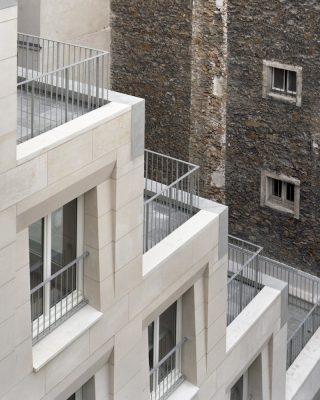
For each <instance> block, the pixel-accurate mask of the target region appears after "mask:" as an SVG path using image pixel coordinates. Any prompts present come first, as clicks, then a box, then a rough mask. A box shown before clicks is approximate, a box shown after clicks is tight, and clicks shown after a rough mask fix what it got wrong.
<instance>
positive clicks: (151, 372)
mask: <svg viewBox="0 0 320 400" xmlns="http://www.w3.org/2000/svg"><path fill="white" fill-rule="evenodd" d="M187 340H188V338H187V337H184V338H183V339H182V340H181V341H180V342H179V343H177V344H176V345H175V346H174V347H173V348H172V349H171V350H170V351H169V353H167V354H166V355H165V356H164V357H163V358H162V359H161V360H160V361H159V362H158V363H157V364H156V365H155V366H154V367H153V368H152V369H151V370H150V372H149V374H150V375H152V374H153V373H154V372H155V371H156V370H157V369H158V368H159V367H161V365H162V364H163V363H164V362H165V361H166V360H167V359H168V358H169V357H170V356H172V354H174V353H175V352H176V351H177V350H178V349H181V347H182V346H183V344H184V343H185V342H186V341H187Z"/></svg>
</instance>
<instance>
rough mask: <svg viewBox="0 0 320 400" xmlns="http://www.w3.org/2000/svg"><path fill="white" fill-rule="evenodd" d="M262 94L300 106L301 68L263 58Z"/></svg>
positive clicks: (265, 96)
mask: <svg viewBox="0 0 320 400" xmlns="http://www.w3.org/2000/svg"><path fill="white" fill-rule="evenodd" d="M262 95H263V97H264V98H267V97H271V98H274V99H278V100H281V101H285V102H289V103H295V104H296V105H297V106H301V97H302V68H301V67H296V66H292V65H287V64H282V63H279V62H274V61H265V60H264V61H263V91H262Z"/></svg>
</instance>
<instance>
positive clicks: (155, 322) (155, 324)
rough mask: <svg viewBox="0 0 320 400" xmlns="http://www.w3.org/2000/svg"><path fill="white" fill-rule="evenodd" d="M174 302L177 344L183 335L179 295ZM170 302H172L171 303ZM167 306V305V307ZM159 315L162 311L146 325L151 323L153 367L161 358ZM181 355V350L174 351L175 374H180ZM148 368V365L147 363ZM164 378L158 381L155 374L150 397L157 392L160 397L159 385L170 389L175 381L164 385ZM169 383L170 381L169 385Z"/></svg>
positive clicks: (166, 378)
mask: <svg viewBox="0 0 320 400" xmlns="http://www.w3.org/2000/svg"><path fill="white" fill-rule="evenodd" d="M175 303H177V312H176V346H177V345H178V344H179V343H181V341H182V340H183V336H182V298H181V297H180V298H179V299H177V300H176V302H175ZM172 304H174V303H172ZM172 304H171V305H172ZM171 305H170V306H171ZM170 306H169V307H170ZM169 307H167V309H168V308H169ZM167 309H166V310H167ZM166 310H164V311H163V312H165V311H166ZM161 315H162V313H161V314H159V315H158V316H157V318H155V319H154V320H153V321H151V322H150V323H149V325H148V326H150V325H151V324H152V323H153V347H152V351H153V368H154V366H155V365H157V364H158V363H159V362H161V360H159V339H160V336H159V332H160V316H161ZM149 351H150V349H149ZM181 356H182V355H181V350H180V351H178V352H176V354H175V368H174V371H175V373H177V375H179V374H180V375H181V376H182V372H181V365H182V357H181ZM164 357H165V356H164ZM149 368H150V365H149ZM151 369H152V368H150V370H151ZM166 380H168V375H167V376H166V377H165V378H164V379H163V380H162V381H161V382H160V383H159V382H158V375H157V374H155V379H154V381H153V384H152V388H153V390H152V392H151V398H152V399H154V398H155V396H154V395H152V394H153V393H158V395H160V397H161V395H163V394H164V393H162V392H161V386H162V388H163V387H167V388H168V390H170V388H171V386H174V385H175V383H176V382H169V383H168V385H166ZM155 381H156V382H157V384H156V385H155ZM170 383H171V385H170ZM156 387H157V390H155V388H156Z"/></svg>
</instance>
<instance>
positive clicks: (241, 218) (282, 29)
mask: <svg viewBox="0 0 320 400" xmlns="http://www.w3.org/2000/svg"><path fill="white" fill-rule="evenodd" d="M319 18H320V8H319V5H318V2H316V1H313V0H304V1H301V2H297V1H278V0H270V1H267V2H266V1H260V0H250V1H239V0H229V2H228V107H227V151H226V203H227V204H228V205H229V207H230V208H229V216H230V231H231V233H232V234H235V235H238V236H240V237H242V238H244V239H249V240H251V241H253V242H255V243H258V244H259V245H262V246H263V247H264V249H265V252H266V253H267V254H268V255H269V256H270V257H272V258H276V259H278V260H282V261H285V262H286V263H288V264H291V265H293V266H296V267H298V268H302V269H305V270H308V271H310V272H311V273H314V274H317V275H320V251H319V248H320V213H319V212H320V205H319V204H320V203H319V199H320V178H319V177H320V164H319V143H320V141H319V137H320V136H319V122H320V116H319V109H320V97H319V88H320V70H319V62H318V60H319V57H320V48H319V37H320V25H319ZM263 60H268V61H276V62H281V63H284V64H289V65H293V66H299V67H302V103H301V107H297V105H296V104H294V103H288V102H284V101H281V100H277V99H274V98H270V97H267V98H263V96H262V91H263V76H262V75H263V74H262V71H263ZM261 170H269V171H272V172H274V173H277V174H284V175H287V176H292V177H295V178H297V179H299V180H300V182H301V188H300V215H299V219H295V218H294V216H293V215H290V214H286V213H283V212H280V211H277V210H273V209H271V208H268V207H261V206H260V179H261Z"/></svg>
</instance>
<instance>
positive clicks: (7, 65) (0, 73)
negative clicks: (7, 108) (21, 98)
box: [0, 56, 17, 97]
mask: <svg viewBox="0 0 320 400" xmlns="http://www.w3.org/2000/svg"><path fill="white" fill-rule="evenodd" d="M16 68H17V57H16V56H14V57H10V58H7V59H4V60H1V61H0V87H1V95H0V97H5V96H8V95H10V94H13V93H16V92H17V71H16Z"/></svg>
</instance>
